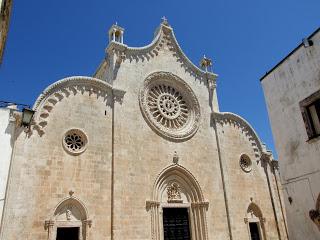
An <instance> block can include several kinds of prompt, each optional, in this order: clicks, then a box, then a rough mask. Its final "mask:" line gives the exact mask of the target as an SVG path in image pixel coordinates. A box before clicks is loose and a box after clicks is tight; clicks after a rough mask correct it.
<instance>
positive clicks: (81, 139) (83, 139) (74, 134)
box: [63, 129, 88, 155]
mask: <svg viewBox="0 0 320 240" xmlns="http://www.w3.org/2000/svg"><path fill="white" fill-rule="evenodd" d="M87 142H88V139H87V136H86V135H85V133H84V132H82V131H81V130H79V129H71V130H69V131H67V132H66V133H65V135H64V137H63V146H64V148H65V150H66V151H67V152H69V153H71V154H73V155H77V154H80V153H82V152H84V151H85V150H86V146H87Z"/></svg>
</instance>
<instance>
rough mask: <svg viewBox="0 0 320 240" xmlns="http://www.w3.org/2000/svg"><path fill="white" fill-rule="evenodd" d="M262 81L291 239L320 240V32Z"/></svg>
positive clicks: (309, 38)
mask: <svg viewBox="0 0 320 240" xmlns="http://www.w3.org/2000/svg"><path fill="white" fill-rule="evenodd" d="M261 80H262V86H263V90H264V94H265V98H266V103H267V108H268V112H269V118H270V123H271V127H272V132H273V136H274V140H275V145H276V149H277V152H278V154H279V164H280V170H281V182H282V185H283V187H284V190H285V191H284V196H285V205H286V210H287V217H288V229H289V237H290V239H292V240H300V239H310V240H311V239H319V238H320V232H319V227H320V225H319V222H318V221H317V218H318V215H319V204H320V202H319V201H320V197H319V196H320V195H319V193H320V186H319V181H320V163H319V156H320V148H319V147H320V141H319V140H320V139H319V137H318V136H319V134H318V133H319V132H317V131H319V128H318V126H319V124H320V121H319V119H320V112H318V118H317V119H316V115H317V114H315V112H312V105H313V103H315V102H316V101H317V100H318V102H319V99H320V29H318V30H317V31H315V32H314V33H313V34H312V35H311V36H310V37H308V38H306V39H304V41H303V43H301V44H300V45H299V46H298V47H297V48H296V49H295V50H293V52H291V53H290V54H289V56H287V57H286V58H285V59H283V60H282V61H281V62H280V63H279V64H278V65H277V66H276V67H274V68H273V69H272V70H271V71H269V72H268V73H267V74H266V75H265V76H264V77H263V78H262V79H261ZM318 108H319V107H318ZM310 114H311V115H310ZM317 124H318V125H317Z"/></svg>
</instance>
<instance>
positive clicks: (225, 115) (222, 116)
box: [211, 112, 266, 158]
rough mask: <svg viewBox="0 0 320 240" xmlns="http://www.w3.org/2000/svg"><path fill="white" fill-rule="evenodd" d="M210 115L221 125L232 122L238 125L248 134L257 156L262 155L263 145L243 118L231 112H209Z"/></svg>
mask: <svg viewBox="0 0 320 240" xmlns="http://www.w3.org/2000/svg"><path fill="white" fill-rule="evenodd" d="M211 117H212V118H213V119H214V120H215V121H217V122H218V123H220V124H221V125H224V124H227V123H233V124H235V125H237V126H239V127H240V128H241V129H242V130H243V132H244V133H245V134H246V135H247V136H249V140H250V141H251V142H252V147H253V148H254V151H255V153H256V157H257V158H260V157H262V155H263V153H264V152H266V150H265V146H264V144H263V143H262V142H261V140H260V138H259V136H258V134H257V133H256V132H255V130H254V129H253V127H252V126H251V125H250V124H249V123H248V122H247V121H246V120H245V119H244V118H242V117H240V116H239V115H237V114H234V113H231V112H219V113H218V112H213V113H211Z"/></svg>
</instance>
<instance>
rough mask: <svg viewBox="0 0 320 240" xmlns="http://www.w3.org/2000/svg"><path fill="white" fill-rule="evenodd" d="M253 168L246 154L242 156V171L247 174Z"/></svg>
mask: <svg viewBox="0 0 320 240" xmlns="http://www.w3.org/2000/svg"><path fill="white" fill-rule="evenodd" d="M251 166H252V162H251V159H250V158H249V156H248V155H246V154H242V155H241V157H240V167H241V168H242V170H243V171H245V172H250V171H251V169H252V168H251Z"/></svg>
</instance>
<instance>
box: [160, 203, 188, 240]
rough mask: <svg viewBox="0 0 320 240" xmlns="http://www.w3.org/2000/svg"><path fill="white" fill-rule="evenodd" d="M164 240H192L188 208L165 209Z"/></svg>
mask: <svg viewBox="0 0 320 240" xmlns="http://www.w3.org/2000/svg"><path fill="white" fill-rule="evenodd" d="M163 230H164V234H163V235H164V240H190V239H191V238H190V229H189V215H188V210H187V208H163Z"/></svg>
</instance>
